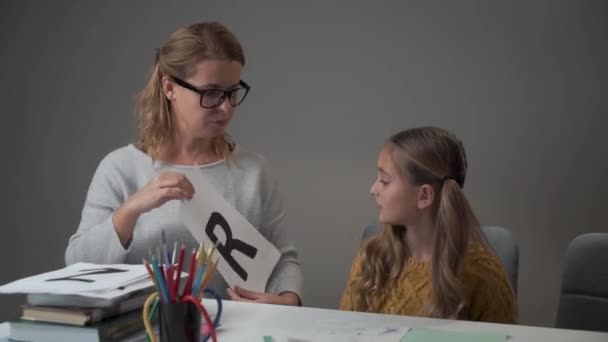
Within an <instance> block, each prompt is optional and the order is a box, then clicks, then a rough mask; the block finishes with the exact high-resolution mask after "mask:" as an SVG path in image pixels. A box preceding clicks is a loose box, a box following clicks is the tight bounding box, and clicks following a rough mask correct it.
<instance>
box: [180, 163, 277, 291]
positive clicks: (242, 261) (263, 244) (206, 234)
mask: <svg viewBox="0 0 608 342" xmlns="http://www.w3.org/2000/svg"><path fill="white" fill-rule="evenodd" d="M180 172H182V173H184V174H185V175H186V177H188V179H189V180H190V182H191V183H192V185H193V186H194V190H195V193H194V196H193V197H192V199H191V200H188V201H182V202H181V204H180V207H179V215H180V218H181V220H182V221H183V222H184V224H185V225H186V226H187V227H188V229H189V230H190V232H191V233H192V235H193V236H194V237H195V238H196V240H197V241H198V242H199V243H200V242H203V243H204V244H205V245H206V246H211V245H213V244H215V243H216V241H219V242H218V246H217V252H216V253H215V256H216V257H217V258H220V261H219V263H218V268H217V269H218V271H219V272H220V273H221V274H222V276H223V277H224V279H225V280H226V282H227V283H228V285H230V286H231V287H234V286H236V285H238V286H240V287H243V288H245V289H248V290H251V291H257V292H264V291H265V289H266V283H267V282H268V278H269V277H270V274H271V273H272V270H273V269H274V267H275V266H276V264H277V262H278V261H279V258H280V257H281V253H280V252H279V251H278V250H277V249H276V247H275V246H274V245H272V244H271V243H270V242H268V240H266V238H264V236H262V234H260V232H259V231H258V230H257V229H255V227H253V225H251V223H249V221H247V219H246V218H245V217H243V215H241V213H239V212H238V211H237V210H236V209H235V208H234V207H233V206H232V205H230V204H229V203H228V202H227V201H226V200H225V199H224V197H223V196H222V195H221V194H220V193H218V192H217V191H216V190H215V188H214V187H213V186H212V185H211V184H210V183H209V182H208V181H207V180H206V179H205V178H204V176H203V175H202V173H200V171H198V172H197V171H193V170H180Z"/></svg>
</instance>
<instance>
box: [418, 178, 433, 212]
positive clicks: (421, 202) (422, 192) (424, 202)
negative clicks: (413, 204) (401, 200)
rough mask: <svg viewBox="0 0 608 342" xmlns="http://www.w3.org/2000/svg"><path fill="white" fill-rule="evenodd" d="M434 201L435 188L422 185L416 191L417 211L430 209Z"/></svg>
mask: <svg viewBox="0 0 608 342" xmlns="http://www.w3.org/2000/svg"><path fill="white" fill-rule="evenodd" d="M434 201H435V188H433V187H432V186H431V185H430V184H424V185H422V186H421V187H420V189H418V203H417V205H418V209H424V208H428V207H430V206H431V205H432V204H433V202H434Z"/></svg>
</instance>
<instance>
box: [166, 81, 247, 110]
mask: <svg viewBox="0 0 608 342" xmlns="http://www.w3.org/2000/svg"><path fill="white" fill-rule="evenodd" d="M172 78H173V80H174V81H175V83H177V84H179V85H180V86H182V87H184V88H186V89H188V90H192V91H193V92H195V93H197V94H199V95H200V96H201V99H200V104H201V107H203V108H215V107H217V106H219V105H221V104H222V102H224V100H225V99H228V101H229V102H230V104H231V105H232V107H236V106H238V105H240V104H241V103H243V101H244V100H245V98H246V97H247V94H248V93H249V90H250V89H251V87H250V86H249V84H247V83H246V82H245V81H243V80H240V81H239V85H238V87H236V88H233V89H230V90H224V89H218V88H208V89H198V88H197V87H195V86H193V85H192V84H190V83H188V82H186V81H184V80H182V79H179V78H177V77H175V76H172Z"/></svg>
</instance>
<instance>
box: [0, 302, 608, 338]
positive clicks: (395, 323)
mask: <svg viewBox="0 0 608 342" xmlns="http://www.w3.org/2000/svg"><path fill="white" fill-rule="evenodd" d="M204 304H205V306H206V307H207V309H208V310H209V313H210V314H211V315H215V311H216V307H215V302H214V301H207V300H205V301H204ZM223 304H224V313H223V315H222V318H221V327H220V329H219V332H218V340H219V341H221V342H230V341H263V337H264V336H265V335H270V336H273V337H275V340H276V341H277V342H278V341H281V340H282V339H281V338H280V337H285V336H289V337H292V338H300V339H303V340H305V338H306V337H309V336H311V335H312V334H313V333H319V332H321V333H322V332H326V333H329V332H330V331H332V330H333V331H337V332H341V333H349V332H352V333H353V334H352V335H353V336H354V334H356V332H357V331H361V330H360V329H367V331H381V330H383V329H385V328H398V327H404V326H405V327H410V328H420V327H425V328H432V329H439V330H451V331H473V332H475V331H477V332H479V331H489V332H500V333H504V334H506V335H508V336H510V338H509V339H508V342H522V341H531V342H532V341H533V342H545V341H547V342H561V341H563V342H572V341H576V342H583V341H590V342H591V341H593V342H608V333H598V332H589V331H576V330H563V329H551V328H539V327H529V326H521V325H504V324H489V323H475V322H466V321H450V320H440V319H429V318H415V317H405V316H392V315H379V314H366V313H355V312H345V311H337V310H325V309H315V308H306V307H302V308H300V307H289V306H278V305H265V304H248V303H238V302H232V301H224V302H223ZM6 336H8V325H7V323H3V324H0V340H2V338H3V337H4V338H5V337H6ZM325 336H328V335H325ZM277 337H278V338H277ZM332 340H335V339H332ZM362 340H365V341H368V340H373V341H399V339H398V338H397V339H395V336H391V337H389V336H388V335H386V336H385V337H382V338H378V337H375V338H362ZM353 341H357V340H356V339H353Z"/></svg>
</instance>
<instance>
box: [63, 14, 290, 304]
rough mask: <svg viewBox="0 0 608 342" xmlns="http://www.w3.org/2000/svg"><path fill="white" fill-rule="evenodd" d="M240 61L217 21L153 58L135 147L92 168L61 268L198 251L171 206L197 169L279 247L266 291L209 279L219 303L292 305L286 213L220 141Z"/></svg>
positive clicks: (241, 95) (239, 85)
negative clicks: (154, 252)
mask: <svg viewBox="0 0 608 342" xmlns="http://www.w3.org/2000/svg"><path fill="white" fill-rule="evenodd" d="M244 65H245V57H244V53H243V49H242V47H241V44H240V43H239V41H238V40H237V38H236V37H235V36H234V35H233V34H232V33H231V32H230V31H229V30H228V29H227V28H226V27H224V26H223V25H221V24H219V23H199V24H194V25H191V26H188V27H184V28H180V29H178V30H177V31H176V32H174V33H173V34H172V35H171V36H170V37H169V39H168V41H167V42H166V43H165V44H164V45H163V46H162V47H161V48H160V49H159V50H158V51H157V53H156V57H155V62H154V65H153V68H152V72H151V75H150V78H149V80H148V82H147V84H146V86H145V88H144V89H143V90H142V91H141V93H140V95H139V97H138V101H137V106H136V107H137V108H136V109H137V114H138V121H139V127H138V135H137V139H136V141H135V143H134V144H130V145H128V146H125V147H122V148H119V149H117V150H115V151H113V152H111V153H109V154H108V155H107V156H106V157H105V158H104V159H103V160H102V161H101V163H100V164H99V166H98V168H97V170H96V172H95V175H94V176H93V179H92V182H91V184H90V187H89V191H88V194H87V197H86V200H85V203H84V208H83V210H82V216H81V221H80V225H79V226H78V229H77V231H76V233H75V234H74V235H72V237H71V238H70V240H69V244H68V247H67V250H66V253H65V260H66V263H67V264H68V265H69V264H73V263H76V262H93V263H100V264H114V263H132V264H135V263H141V261H142V257H147V256H148V250H149V248H151V247H156V246H158V245H159V244H160V242H161V232H162V231H165V232H166V235H167V236H166V240H167V241H169V242H173V241H179V242H184V243H186V245H187V246H188V247H191V248H193V247H197V243H196V241H195V239H194V238H193V237H192V235H191V234H190V232H189V231H188V229H187V227H186V226H185V225H183V224H182V223H181V222H180V221H179V218H178V209H177V208H178V207H177V205H178V201H175V200H180V199H188V198H191V197H192V195H193V193H194V188H193V186H192V184H191V183H190V182H189V181H188V179H187V178H186V177H185V176H184V175H183V174H182V173H180V172H176V171H163V169H164V168H165V167H167V166H170V167H171V169H177V170H179V169H180V168H181V169H189V170H197V171H199V170H200V172H201V173H202V174H204V175H205V177H206V178H207V180H208V181H209V182H210V183H211V184H212V185H213V186H215V188H216V189H217V190H218V191H219V193H221V194H222V195H223V196H224V198H225V199H226V200H227V201H228V202H229V203H231V204H232V205H233V206H234V207H235V208H236V209H237V210H238V211H239V212H240V213H241V214H242V215H243V216H244V217H245V218H247V220H248V221H249V222H250V223H251V224H252V225H253V226H254V227H256V228H257V229H258V230H259V231H260V232H261V233H262V234H263V235H264V236H265V237H266V238H267V239H268V240H269V241H270V242H271V243H273V244H274V245H275V246H276V247H277V249H278V250H279V251H280V252H281V258H280V260H279V262H278V264H277V266H276V268H275V269H274V271H273V273H272V275H271V277H270V279H269V281H268V285H267V288H266V292H265V293H256V292H250V291H247V290H245V289H239V288H235V289H229V288H227V284H226V282H225V281H224V280H223V279H222V277H221V276H220V275H219V274H218V273H216V276H215V279H213V280H212V281H211V283H210V287H211V288H212V289H214V290H215V291H216V292H218V293H219V294H220V295H221V296H223V297H225V298H228V297H230V298H232V299H234V300H240V301H252V302H261V303H274V304H289V305H297V304H299V303H300V296H301V287H302V274H301V269H300V263H299V261H298V256H297V251H296V249H295V247H294V246H293V244H292V243H291V241H290V240H289V238H288V237H287V232H286V227H285V209H284V207H283V202H282V199H281V196H280V193H279V190H278V188H277V185H276V182H275V181H274V180H273V178H272V177H271V175H270V174H269V170H268V167H267V165H266V163H265V162H264V159H263V158H262V157H260V156H259V155H257V154H255V153H252V152H250V151H247V150H246V149H245V148H243V147H242V146H240V145H238V144H236V143H235V142H234V141H233V140H232V139H230V138H229V137H228V135H227V134H226V128H227V126H228V124H229V123H230V121H231V119H232V117H233V115H234V110H235V107H236V106H238V105H239V104H241V103H242V102H243V100H245V98H246V96H247V94H248V92H249V90H250V87H249V85H248V84H247V83H246V82H244V81H243V80H241V72H242V69H243V67H244Z"/></svg>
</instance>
